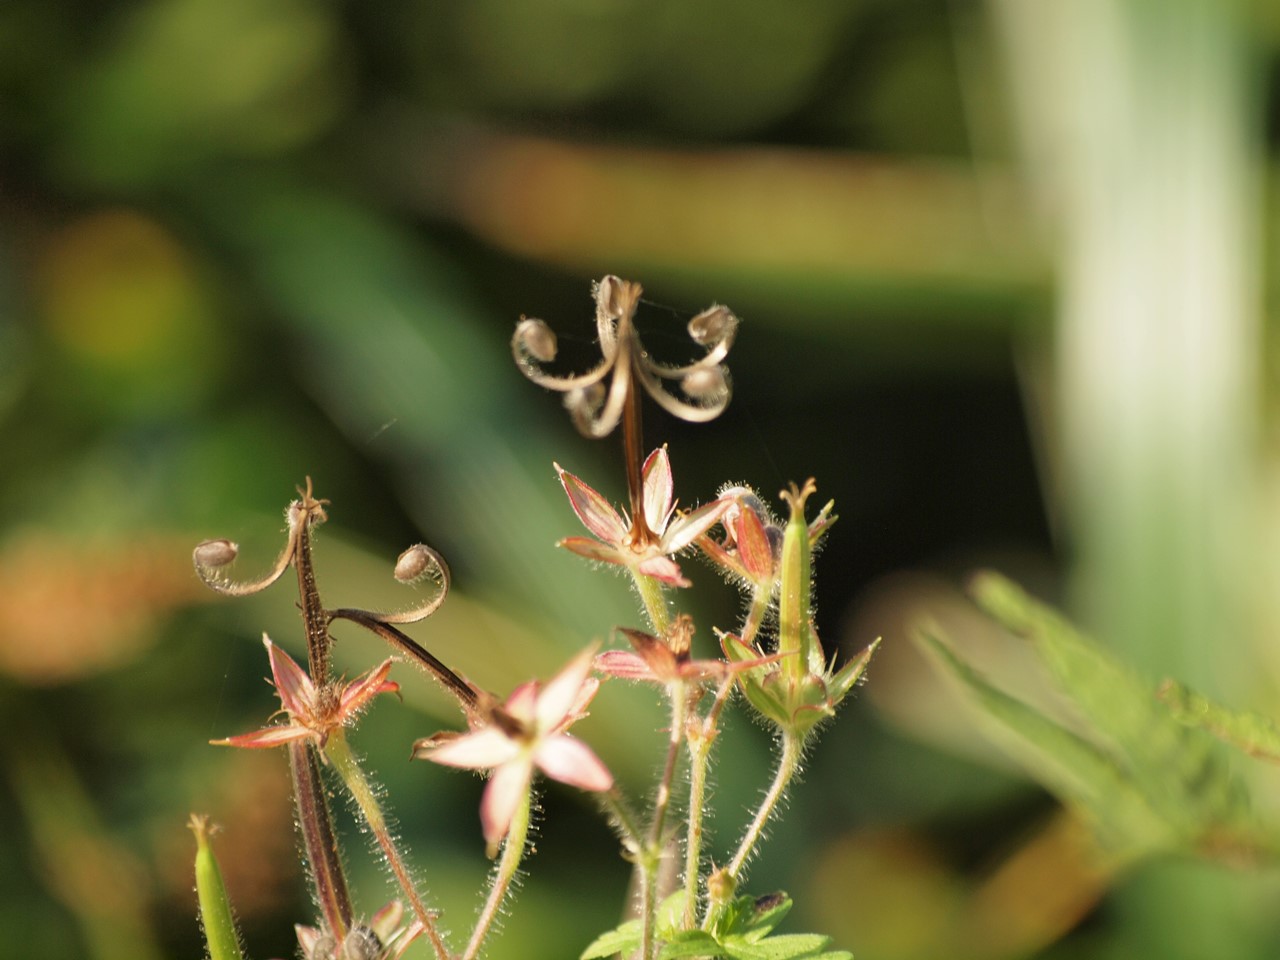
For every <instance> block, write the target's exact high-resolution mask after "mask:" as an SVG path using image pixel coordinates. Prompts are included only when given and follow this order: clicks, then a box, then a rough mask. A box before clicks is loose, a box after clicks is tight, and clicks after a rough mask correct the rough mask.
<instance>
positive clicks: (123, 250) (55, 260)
mask: <svg viewBox="0 0 1280 960" xmlns="http://www.w3.org/2000/svg"><path fill="white" fill-rule="evenodd" d="M40 281H41V282H40V287H39V289H40V295H41V300H42V305H43V307H44V316H45V320H46V322H47V324H48V328H49V331H50V333H51V334H52V335H53V336H54V338H55V339H57V340H58V341H59V342H60V343H61V344H62V345H63V346H64V347H65V348H66V349H67V350H69V351H70V352H72V353H73V354H75V355H77V356H78V357H80V358H81V359H82V360H84V361H87V362H89V363H91V364H93V365H95V366H102V367H107V368H110V369H114V370H117V371H121V372H124V371H134V372H138V371H140V370H141V369H143V368H147V367H151V366H153V365H155V364H157V363H161V362H164V361H166V360H168V359H172V358H173V355H174V354H175V353H176V352H180V351H181V350H182V347H183V340H184V339H185V338H187V337H189V336H191V334H192V328H193V327H195V326H196V325H198V324H199V322H200V321H202V320H204V319H205V305H204V301H203V297H202V295H201V292H200V290H199V284H198V283H197V280H196V276H195V270H194V268H193V265H192V263H191V262H190V258H189V257H188V256H187V254H186V252H185V251H184V250H183V249H182V247H181V246H180V245H179V244H178V243H177V241H176V240H175V239H174V237H173V236H172V235H171V234H170V233H169V232H168V231H166V230H165V229H164V228H163V227H162V226H160V225H159V224H158V223H156V222H155V221H154V220H150V219H147V218H146V217H144V216H142V215H140V214H138V213H136V212H134V211H131V210H113V211H106V212H102V213H97V214H93V215H91V216H88V217H85V218H84V219H82V220H79V221H77V222H75V223H73V224H71V225H70V226H69V227H67V228H65V229H64V230H63V231H62V232H61V233H60V234H58V235H57V236H55V237H54V239H53V242H52V243H51V244H50V245H49V247H48V249H47V250H46V251H45V255H44V258H43V260H42V262H41V264H40Z"/></svg>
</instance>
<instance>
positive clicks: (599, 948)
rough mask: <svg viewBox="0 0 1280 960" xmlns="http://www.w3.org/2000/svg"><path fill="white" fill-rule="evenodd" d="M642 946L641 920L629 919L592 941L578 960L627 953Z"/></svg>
mask: <svg viewBox="0 0 1280 960" xmlns="http://www.w3.org/2000/svg"><path fill="white" fill-rule="evenodd" d="M639 946H640V921H639V920H628V921H627V922H626V923H621V924H619V925H618V926H616V927H614V928H613V929H612V930H608V931H605V932H604V933H602V934H600V936H598V937H596V938H595V939H594V940H592V941H591V943H590V944H588V945H587V948H586V949H585V950H583V951H582V953H581V954H579V955H578V960H597V958H600V957H612V956H614V955H615V954H618V953H623V954H627V953H630V952H632V951H633V950H636V949H637V948H638V947H639Z"/></svg>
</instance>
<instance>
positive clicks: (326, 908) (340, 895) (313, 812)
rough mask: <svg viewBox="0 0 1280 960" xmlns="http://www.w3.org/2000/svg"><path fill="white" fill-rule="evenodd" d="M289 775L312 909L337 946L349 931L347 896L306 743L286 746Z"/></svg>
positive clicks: (311, 753) (315, 768)
mask: <svg viewBox="0 0 1280 960" xmlns="http://www.w3.org/2000/svg"><path fill="white" fill-rule="evenodd" d="M289 771H290V773H292V774H293V797H294V802H295V803H296V804H297V808H298V829H299V831H300V832H301V833H302V847H303V850H304V851H305V853H306V858H307V865H308V866H309V867H310V869H311V882H312V883H313V884H314V885H315V890H316V905H317V906H318V907H319V908H320V915H321V916H322V917H323V918H324V922H325V926H327V927H328V929H329V933H331V934H332V935H333V937H334V939H335V940H337V941H338V942H339V943H341V942H342V939H343V938H344V937H345V936H346V935H347V931H348V930H350V929H351V917H352V913H353V911H352V909H351V894H350V892H349V891H348V889H347V878H346V874H345V873H344V872H343V869H342V852H341V850H339V848H338V837H337V835H336V834H335V833H334V832H333V818H332V817H331V816H330V814H329V804H328V801H327V800H326V799H325V793H324V783H323V782H322V781H321V779H320V762H319V760H318V754H317V753H316V751H315V750H313V749H312V748H311V746H310V744H308V743H307V742H306V741H303V740H294V741H293V742H291V743H290V744H289Z"/></svg>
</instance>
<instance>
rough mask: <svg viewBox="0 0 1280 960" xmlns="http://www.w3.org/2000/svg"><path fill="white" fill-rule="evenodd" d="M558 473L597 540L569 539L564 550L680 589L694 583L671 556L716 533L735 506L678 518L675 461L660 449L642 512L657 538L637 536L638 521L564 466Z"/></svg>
mask: <svg viewBox="0 0 1280 960" xmlns="http://www.w3.org/2000/svg"><path fill="white" fill-rule="evenodd" d="M556 471H557V473H559V475H560V483H561V484H563V486H564V492H565V493H566V494H568V496H569V503H570V505H572V507H573V510H574V513H576V514H577V515H578V519H579V520H581V521H582V523H583V525H584V526H585V527H586V528H587V529H588V530H590V531H591V532H592V533H593V534H595V536H596V538H597V539H595V540H593V539H591V538H590V537H566V538H565V539H563V540H561V541H560V543H559V546H562V547H564V548H566V549H568V550H572V551H573V552H574V553H576V554H579V555H580V556H584V557H588V558H590V559H592V560H600V561H603V562H604V563H614V564H618V565H620V566H624V567H629V568H631V569H633V570H635V571H636V572H638V573H642V574H645V575H646V576H650V577H654V578H656V579H658V580H661V581H662V582H663V583H667V584H670V585H671V586H675V587H687V586H689V581H688V580H686V579H685V578H684V576H683V574H681V572H680V566H679V564H677V563H676V562H675V561H674V560H672V559H671V555H672V554H674V553H679V552H680V551H681V550H683V549H685V548H686V547H688V546H689V545H690V544H692V543H693V542H694V541H695V540H697V539H698V537H700V536H702V535H703V534H704V533H706V532H707V531H708V530H709V529H711V527H712V526H714V525H715V524H716V523H717V522H718V521H719V520H720V517H721V516H722V515H723V514H724V512H725V511H726V510H728V509H729V508H730V506H732V504H731V502H730V501H726V500H716V501H712V502H711V503H708V504H706V505H704V506H702V507H699V508H698V509H697V510H694V511H693V512H692V513H687V514H683V513H682V514H677V513H676V512H675V500H674V496H673V489H672V487H673V484H672V478H671V461H670V460H669V459H668V457H667V448H666V447H659V448H658V449H657V450H655V451H653V453H651V454H649V457H648V459H647V460H645V462H644V469H643V470H642V479H643V497H642V498H641V509H642V511H643V513H644V519H645V529H646V531H648V532H650V533H651V534H652V536H650V537H645V536H637V531H636V525H635V523H634V522H633V520H634V518H631V519H624V518H623V517H622V516H621V515H619V513H618V511H617V510H615V509H614V508H613V506H612V505H611V504H610V503H609V501H608V500H606V499H605V498H604V497H603V496H601V495H600V494H599V493H597V492H596V491H595V489H593V488H592V487H590V486H588V485H587V484H586V483H583V482H582V481H581V480H579V479H578V478H577V477H575V476H574V475H573V474H572V473H569V472H568V471H567V470H563V469H561V467H560V465H559V464H556Z"/></svg>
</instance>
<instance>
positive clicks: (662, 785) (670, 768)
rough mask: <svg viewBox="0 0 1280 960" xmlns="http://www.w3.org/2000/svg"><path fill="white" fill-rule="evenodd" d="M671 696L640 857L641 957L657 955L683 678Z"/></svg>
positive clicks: (674, 685) (680, 736) (679, 741)
mask: <svg viewBox="0 0 1280 960" xmlns="http://www.w3.org/2000/svg"><path fill="white" fill-rule="evenodd" d="M667 691H668V693H669V694H670V697H671V736H670V739H669V740H668V742H667V759H666V762H665V763H664V764H663V767H662V778H661V779H660V780H659V781H658V792H657V794H656V795H655V796H654V800H653V819H652V820H650V821H649V836H648V838H647V840H646V842H645V849H644V852H643V854H642V856H641V859H640V867H641V886H640V931H641V934H640V956H641V957H642V958H643V960H650V958H651V957H652V956H653V955H654V926H655V922H656V920H657V908H658V904H657V890H658V865H659V863H660V861H661V859H662V848H663V840H662V837H663V830H664V828H665V826H666V821H667V809H668V808H669V807H670V806H671V783H672V781H673V780H674V779H675V775H676V763H677V761H678V760H679V758H680V745H681V744H682V743H683V742H684V724H685V717H686V715H687V713H688V696H687V690H686V687H685V684H684V681H683V680H675V681H673V682H672V683H671V684H670V685H669V686H668V688H667Z"/></svg>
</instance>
